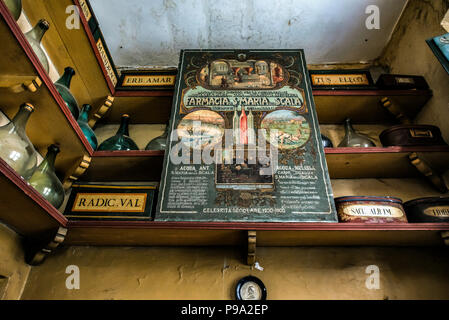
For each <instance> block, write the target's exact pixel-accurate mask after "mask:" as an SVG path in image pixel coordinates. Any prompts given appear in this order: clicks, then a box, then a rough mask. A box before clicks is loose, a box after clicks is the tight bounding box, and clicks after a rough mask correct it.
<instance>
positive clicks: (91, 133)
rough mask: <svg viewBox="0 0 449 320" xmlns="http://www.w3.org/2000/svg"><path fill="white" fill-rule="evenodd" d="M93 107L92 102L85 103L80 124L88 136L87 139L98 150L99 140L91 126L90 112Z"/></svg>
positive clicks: (79, 120) (79, 119)
mask: <svg viewBox="0 0 449 320" xmlns="http://www.w3.org/2000/svg"><path fill="white" fill-rule="evenodd" d="M91 109H92V107H91V106H90V104H85V105H83V109H81V114H80V116H79V118H78V124H79V126H80V128H81V130H82V131H83V133H84V136H85V137H86V139H87V141H89V143H90V145H91V146H92V149H94V150H97V147H98V141H97V136H96V135H95V133H94V131H93V130H92V128H91V127H90V126H89V123H88V121H89V112H90V110H91Z"/></svg>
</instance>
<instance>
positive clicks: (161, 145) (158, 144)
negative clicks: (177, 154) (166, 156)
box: [145, 125, 168, 150]
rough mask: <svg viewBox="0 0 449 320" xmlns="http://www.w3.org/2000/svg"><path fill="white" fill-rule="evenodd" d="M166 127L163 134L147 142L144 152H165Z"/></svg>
mask: <svg viewBox="0 0 449 320" xmlns="http://www.w3.org/2000/svg"><path fill="white" fill-rule="evenodd" d="M167 137H168V125H167V126H165V130H164V133H163V134H162V135H160V136H159V137H156V138H154V139H153V140H151V141H150V142H148V144H147V146H146V147H145V150H165V149H167Z"/></svg>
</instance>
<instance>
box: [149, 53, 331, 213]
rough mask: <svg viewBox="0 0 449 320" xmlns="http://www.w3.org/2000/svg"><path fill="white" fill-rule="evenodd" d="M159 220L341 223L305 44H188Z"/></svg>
mask: <svg viewBox="0 0 449 320" xmlns="http://www.w3.org/2000/svg"><path fill="white" fill-rule="evenodd" d="M169 126H170V128H169V129H170V136H169V144H168V148H167V150H166V153H165V159H164V168H163V172H162V179H161V187H160V192H159V200H158V209H157V211H156V217H155V220H163V221H248V222H250V221H252V222H293V221H295V222H301V221H310V222H312V221H313V222H318V221H328V222H336V221H337V218H336V212H335V206H334V200H333V195H332V189H331V185H330V180H329V175H328V171H327V165H326V160H325V156H324V152H323V148H322V142H321V137H320V131H319V125H318V119H317V115H316V112H315V105H314V102H313V97H312V92H311V86H310V78H309V77H308V73H307V69H306V62H305V59H304V53H303V51H302V50H276V51H274V50H183V51H182V52H181V56H180V64H179V73H178V77H177V81H176V86H175V95H174V99H173V108H172V116H171V121H170V124H169Z"/></svg>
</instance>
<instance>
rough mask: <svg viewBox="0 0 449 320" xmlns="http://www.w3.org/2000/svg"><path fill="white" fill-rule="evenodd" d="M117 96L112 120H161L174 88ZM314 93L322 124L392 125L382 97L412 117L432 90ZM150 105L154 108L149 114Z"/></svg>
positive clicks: (118, 92)
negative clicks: (349, 121) (124, 115)
mask: <svg viewBox="0 0 449 320" xmlns="http://www.w3.org/2000/svg"><path fill="white" fill-rule="evenodd" d="M115 96H116V97H117V98H116V102H115V105H114V109H115V110H113V111H112V113H111V114H110V115H109V118H108V121H109V122H113V123H116V122H119V121H120V115H121V114H122V113H126V112H128V113H130V115H131V117H134V118H135V119H136V121H137V122H135V123H155V121H156V122H157V121H159V122H160V123H162V122H164V121H165V120H166V119H168V116H169V114H170V110H171V106H172V96H173V91H117V92H116V94H115ZM313 96H314V100H315V105H316V110H317V114H318V119H319V121H320V123H321V124H336V123H343V121H344V120H345V119H346V118H347V117H349V118H351V119H352V121H353V123H371V124H377V123H389V124H393V123H395V122H396V119H395V117H394V116H393V115H391V114H390V113H389V112H388V111H387V110H386V109H385V108H384V107H383V106H382V105H381V103H380V100H381V99H382V98H383V97H388V98H389V99H390V100H391V101H392V102H394V103H397V104H398V105H400V106H402V110H403V112H404V114H405V115H406V116H408V117H409V118H411V119H413V118H414V117H415V116H416V115H417V114H418V112H419V111H420V110H421V109H422V107H424V105H425V104H426V103H427V101H429V99H430V98H431V97H432V91H431V90H314V91H313ZM117 104H118V105H120V107H117ZM131 105H132V106H131ZM149 108H151V109H150V110H151V111H150V112H148V113H146V112H147V111H148V109H149ZM143 110H146V112H143ZM157 112H159V113H160V115H158V114H156V113H157ZM161 119H162V120H161Z"/></svg>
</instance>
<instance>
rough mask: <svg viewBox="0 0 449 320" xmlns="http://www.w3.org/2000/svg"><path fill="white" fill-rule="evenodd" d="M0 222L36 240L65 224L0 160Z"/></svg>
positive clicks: (62, 218)
mask: <svg viewBox="0 0 449 320" xmlns="http://www.w3.org/2000/svg"><path fill="white" fill-rule="evenodd" d="M0 172H1V173H2V174H1V175H0V188H1V190H2V194H3V195H7V197H5V196H4V197H1V198H0V208H1V213H0V215H1V218H0V219H1V220H2V221H3V222H5V223H6V224H8V225H9V226H11V227H12V228H13V229H14V230H16V232H18V233H19V234H21V235H23V236H27V237H31V238H34V239H36V238H37V239H38V238H39V237H41V236H42V235H44V234H47V233H48V232H52V231H55V230H57V229H58V227H59V226H66V225H67V218H65V217H64V216H63V215H62V214H61V213H60V212H59V211H58V210H57V209H56V208H54V207H53V206H52V205H51V204H50V203H49V202H47V200H45V199H44V198H43V197H42V196H41V195H40V193H39V192H37V191H36V190H34V188H33V187H31V186H30V185H29V184H28V183H27V182H26V181H25V180H23V178H22V177H20V176H19V175H18V174H17V173H16V172H15V171H14V170H13V169H12V168H11V167H10V166H8V164H7V163H6V162H5V161H3V160H2V159H0Z"/></svg>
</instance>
